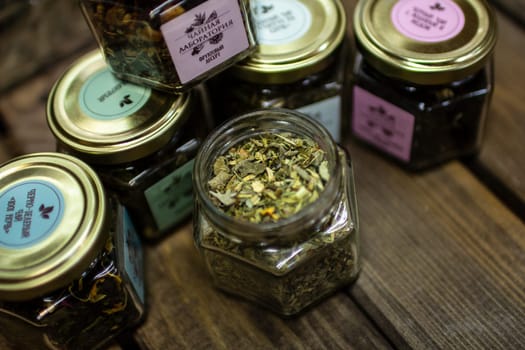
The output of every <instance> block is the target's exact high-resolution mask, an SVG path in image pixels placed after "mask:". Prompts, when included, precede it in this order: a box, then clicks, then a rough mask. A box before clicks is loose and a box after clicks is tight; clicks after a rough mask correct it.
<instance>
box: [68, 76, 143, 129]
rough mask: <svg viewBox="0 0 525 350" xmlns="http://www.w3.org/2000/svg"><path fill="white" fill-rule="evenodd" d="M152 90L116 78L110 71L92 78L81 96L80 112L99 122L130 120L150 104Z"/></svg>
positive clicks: (84, 86)
mask: <svg viewBox="0 0 525 350" xmlns="http://www.w3.org/2000/svg"><path fill="white" fill-rule="evenodd" d="M150 94H151V89H149V88H146V87H142V86H139V85H135V84H131V83H128V82H125V81H122V80H120V79H118V78H116V77H115V76H114V75H113V73H111V71H110V70H109V69H103V70H101V71H99V72H97V73H96V74H94V75H93V76H91V77H90V78H89V79H88V80H87V81H86V82H85V83H84V85H83V86H82V88H81V89H80V94H79V96H78V99H79V105H80V109H81V111H82V112H83V113H84V114H86V115H87V116H89V117H91V118H94V119H99V120H114V119H118V118H123V117H128V116H130V115H132V114H133V113H136V112H137V111H138V110H140V109H141V108H142V107H143V106H144V105H145V104H146V102H148V100H149V97H150Z"/></svg>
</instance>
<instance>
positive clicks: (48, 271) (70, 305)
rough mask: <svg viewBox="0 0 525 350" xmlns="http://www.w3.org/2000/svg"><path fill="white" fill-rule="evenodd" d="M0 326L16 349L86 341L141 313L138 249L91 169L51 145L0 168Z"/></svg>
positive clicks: (101, 340)
mask: <svg viewBox="0 0 525 350" xmlns="http://www.w3.org/2000/svg"><path fill="white" fill-rule="evenodd" d="M0 178H1V180H0V216H1V217H2V219H3V222H4V225H3V232H2V233H3V234H2V236H1V238H0V326H1V329H2V334H3V335H4V336H5V337H6V338H7V340H8V341H9V342H11V343H12V344H13V346H16V347H17V348H23V349H41V348H46V349H47V348H49V347H51V348H57V349H58V348H60V349H75V350H76V349H94V348H97V347H99V346H101V345H103V344H105V343H107V341H109V340H110V339H112V338H113V337H115V336H116V335H117V334H119V333H120V332H122V331H123V330H125V329H127V328H129V327H132V326H134V325H136V324H137V323H138V322H139V321H140V320H141V318H142V315H143V313H144V286H143V267H142V248H141V245H140V240H139V237H138V235H137V232H136V231H135V229H134V226H133V225H132V224H131V221H130V219H129V216H128V214H127V212H126V211H125V209H123V207H122V206H120V205H118V204H117V202H116V201H114V200H112V199H110V198H107V197H106V194H105V192H104V189H103V187H102V183H101V182H100V180H99V178H98V177H97V175H96V174H95V172H94V171H93V170H92V169H91V168H90V167H89V166H88V165H86V164H85V163H84V162H82V161H80V160H78V159H76V158H73V157H71V156H68V155H63V154H59V153H35V154H29V155H26V156H22V157H19V158H15V159H13V160H11V161H9V162H7V163H5V164H3V165H2V166H1V167H0Z"/></svg>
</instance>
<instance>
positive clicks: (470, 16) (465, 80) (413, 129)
mask: <svg viewBox="0 0 525 350" xmlns="http://www.w3.org/2000/svg"><path fill="white" fill-rule="evenodd" d="M354 31H355V39H356V43H357V46H358V48H359V52H360V54H359V55H358V56H357V58H356V62H355V67H354V72H353V77H352V78H351V79H352V80H353V83H352V85H353V106H352V126H351V128H352V132H353V134H354V135H355V136H356V137H357V138H358V139H360V140H362V141H364V142H365V143H367V144H369V145H371V146H372V147H374V148H375V149H377V150H379V151H381V152H382V153H383V154H385V155H387V156H389V157H391V158H392V159H394V160H396V161H398V162H399V163H400V164H402V165H403V166H404V167H406V168H408V169H412V170H419V169H423V168H427V167H430V166H433V165H437V164H439V163H441V162H444V161H447V160H450V159H453V158H456V157H461V156H468V155H473V154H475V153H476V152H477V151H478V150H479V148H480V146H481V141H482V136H483V130H484V127H485V120H486V116H487V111H488V107H489V102H490V99H491V96H492V91H493V84H494V83H493V71H492V59H491V58H492V53H493V50H494V46H495V42H496V20H495V17H494V14H493V13H492V11H491V9H490V8H489V6H488V5H487V4H486V3H485V1H483V0H481V1H479V0H444V1H439V2H436V1H431V0H421V1H420V0H417V1H416V0H402V1H394V0H390V1H378V0H372V1H361V2H359V4H358V5H357V7H356V10H355V14H354Z"/></svg>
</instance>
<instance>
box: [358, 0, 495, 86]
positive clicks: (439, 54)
mask: <svg viewBox="0 0 525 350" xmlns="http://www.w3.org/2000/svg"><path fill="white" fill-rule="evenodd" d="M496 27H497V25H496V18H495V15H494V13H493V11H492V10H491V8H490V7H489V5H488V4H487V3H486V2H485V1H484V0H398V1H395V0H388V1H386V0H381V1H379V0H370V1H360V2H359V3H358V5H357V7H356V9H355V12H354V32H355V37H356V42H357V45H358V47H359V48H360V51H361V53H362V54H363V56H365V58H366V59H367V61H368V62H369V63H370V64H371V65H373V66H374V67H375V68H376V69H377V70H379V71H380V72H381V73H383V74H385V75H388V76H390V77H392V78H396V79H402V80H406V81H410V82H413V83H416V84H441V83H447V82H452V81H456V80H460V79H462V78H464V77H467V76H469V75H471V74H473V73H475V72H477V71H478V70H480V69H481V68H482V67H483V66H484V65H485V64H486V63H487V61H488V60H489V59H490V57H491V56H492V53H493V51H494V46H495V43H496V36H497V35H496V32H497V28H496Z"/></svg>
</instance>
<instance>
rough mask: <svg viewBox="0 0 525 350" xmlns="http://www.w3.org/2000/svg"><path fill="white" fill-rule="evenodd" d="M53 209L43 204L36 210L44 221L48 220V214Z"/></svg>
mask: <svg viewBox="0 0 525 350" xmlns="http://www.w3.org/2000/svg"><path fill="white" fill-rule="evenodd" d="M53 209H54V207H53V206H50V207H46V206H45V205H44V204H40V207H39V208H38V211H39V212H40V216H41V217H43V218H44V219H49V213H51V212H52V211H53Z"/></svg>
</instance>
